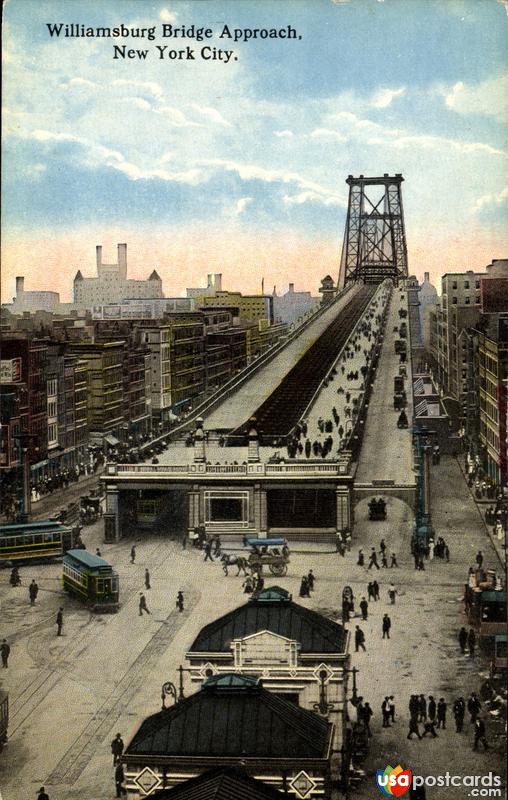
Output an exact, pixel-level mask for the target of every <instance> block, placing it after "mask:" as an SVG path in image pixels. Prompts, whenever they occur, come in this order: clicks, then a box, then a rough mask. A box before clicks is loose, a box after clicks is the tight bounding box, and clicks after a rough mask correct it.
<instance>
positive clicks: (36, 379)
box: [0, 333, 48, 481]
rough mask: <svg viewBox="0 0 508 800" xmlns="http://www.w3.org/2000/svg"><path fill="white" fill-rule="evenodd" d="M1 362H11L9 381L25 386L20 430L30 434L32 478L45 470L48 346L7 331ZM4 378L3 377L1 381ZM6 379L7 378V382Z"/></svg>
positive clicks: (1, 350) (4, 337)
mask: <svg viewBox="0 0 508 800" xmlns="http://www.w3.org/2000/svg"><path fill="white" fill-rule="evenodd" d="M0 356H1V360H2V362H11V363H12V362H14V364H15V365H16V366H15V367H13V369H12V377H14V378H15V380H14V381H12V383H16V384H18V383H19V384H24V385H25V386H26V391H27V394H26V404H27V409H28V413H21V409H20V415H21V430H22V431H23V432H26V433H28V434H29V439H28V460H29V462H30V464H31V476H32V480H34V481H37V480H38V478H39V477H40V476H41V475H42V474H43V473H44V472H45V469H46V467H47V456H48V424H47V415H48V408H47V404H48V395H47V372H48V369H47V367H48V347H47V343H46V342H45V341H44V340H42V339H36V338H32V337H30V336H27V335H24V334H21V333H20V334H6V335H4V336H3V337H2V342H1V345H0ZM3 382H4V379H2V383H3ZM6 382H7V381H6Z"/></svg>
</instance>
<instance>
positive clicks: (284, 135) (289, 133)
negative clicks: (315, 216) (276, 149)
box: [273, 131, 293, 139]
mask: <svg viewBox="0 0 508 800" xmlns="http://www.w3.org/2000/svg"><path fill="white" fill-rule="evenodd" d="M273 135H274V136H277V137H278V138H279V139H290V138H291V137H292V136H293V131H274V132H273Z"/></svg>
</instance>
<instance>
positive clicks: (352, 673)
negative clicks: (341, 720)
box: [344, 667, 360, 705]
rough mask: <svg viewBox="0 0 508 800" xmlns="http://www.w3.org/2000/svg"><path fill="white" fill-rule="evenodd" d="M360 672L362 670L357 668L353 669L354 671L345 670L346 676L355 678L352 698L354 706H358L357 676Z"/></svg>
mask: <svg viewBox="0 0 508 800" xmlns="http://www.w3.org/2000/svg"><path fill="white" fill-rule="evenodd" d="M359 672H360V670H359V669H358V668H357V667H353V669H345V670H344V673H345V674H346V675H352V676H353V693H352V696H351V701H352V703H353V705H356V701H357V700H358V692H357V690H356V676H357V674H358V673H359Z"/></svg>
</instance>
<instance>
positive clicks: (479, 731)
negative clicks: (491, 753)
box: [473, 717, 489, 750]
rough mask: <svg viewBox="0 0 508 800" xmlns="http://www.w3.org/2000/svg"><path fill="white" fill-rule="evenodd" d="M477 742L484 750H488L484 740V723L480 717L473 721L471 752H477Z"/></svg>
mask: <svg viewBox="0 0 508 800" xmlns="http://www.w3.org/2000/svg"><path fill="white" fill-rule="evenodd" d="M478 742H481V743H482V745H483V749H484V750H488V749H489V745H488V744H487V739H486V738H485V723H484V721H483V720H482V718H481V717H477V718H476V719H475V721H474V744H473V750H478Z"/></svg>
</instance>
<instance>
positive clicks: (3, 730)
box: [0, 689, 9, 753]
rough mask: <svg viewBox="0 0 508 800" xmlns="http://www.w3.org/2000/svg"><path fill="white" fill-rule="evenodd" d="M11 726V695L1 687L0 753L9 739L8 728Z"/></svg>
mask: <svg viewBox="0 0 508 800" xmlns="http://www.w3.org/2000/svg"><path fill="white" fill-rule="evenodd" d="M8 727H9V695H8V694H7V692H4V690H3V689H0V753H1V752H2V750H3V749H4V744H5V743H6V741H7V728H8Z"/></svg>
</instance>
